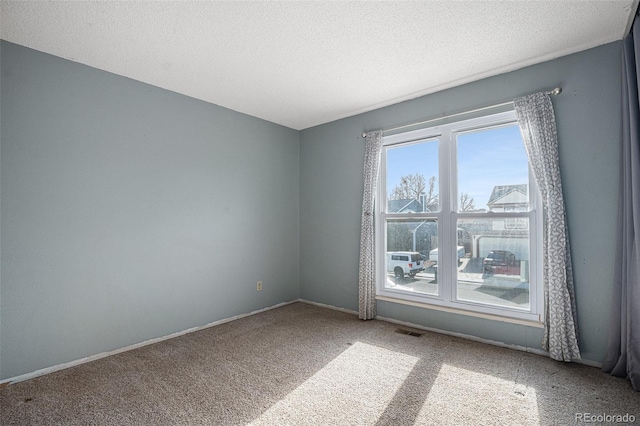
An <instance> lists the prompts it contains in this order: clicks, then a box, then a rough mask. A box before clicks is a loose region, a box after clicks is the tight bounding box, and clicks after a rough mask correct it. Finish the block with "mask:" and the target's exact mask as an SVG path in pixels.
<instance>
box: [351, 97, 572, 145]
mask: <svg viewBox="0 0 640 426" xmlns="http://www.w3.org/2000/svg"><path fill="white" fill-rule="evenodd" d="M546 93H547V94H548V95H553V96H557V95H559V94H560V93H562V87H556V88H554V89H552V90H549V91H548V92H546ZM512 103H513V101H509V102H502V103H500V104H494V105H487V106H484V107H480V108H476V109H472V110H469V111H463V112H457V113H455V114H451V115H445V116H442V117H437V118H431V119H429V120H424V121H417V122H415V123H410V124H404V125H402V126H398V127H391V128H390V129H384V130H382V133H386V132H392V131H394V130H400V129H405V128H407V127H413V126H419V125H420V124H427V123H432V122H434V121H438V120H444V119H445V118H452V117H457V116H459V115H467V114H472V113H474V112H479V111H484V110H486V109H493V108H499V107H501V106H505V105H509V104H512ZM362 137H363V138H366V137H367V132H363V133H362Z"/></svg>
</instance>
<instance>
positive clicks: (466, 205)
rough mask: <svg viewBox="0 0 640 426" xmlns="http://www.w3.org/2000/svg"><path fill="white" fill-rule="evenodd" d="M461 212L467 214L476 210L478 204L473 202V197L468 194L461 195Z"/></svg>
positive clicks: (462, 193)
mask: <svg viewBox="0 0 640 426" xmlns="http://www.w3.org/2000/svg"><path fill="white" fill-rule="evenodd" d="M459 207H460V211H461V212H466V211H469V210H474V209H475V208H476V204H475V202H474V200H473V197H471V196H470V195H469V193H468V192H461V193H460V205H459Z"/></svg>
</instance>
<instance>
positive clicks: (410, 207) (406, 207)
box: [387, 199, 423, 213]
mask: <svg viewBox="0 0 640 426" xmlns="http://www.w3.org/2000/svg"><path fill="white" fill-rule="evenodd" d="M387 211H388V212H389V213H418V212H422V211H423V210H422V203H421V202H420V201H418V200H416V199H402V200H389V201H387Z"/></svg>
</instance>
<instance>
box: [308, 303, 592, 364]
mask: <svg viewBox="0 0 640 426" xmlns="http://www.w3.org/2000/svg"><path fill="white" fill-rule="evenodd" d="M298 301H299V302H302V303H307V304H309V305H315V306H319V307H321V308H327V309H333V310H334V311H340V312H346V313H349V314H353V315H358V311H353V310H351V309H345V308H339V307H337V306H332V305H327V304H324V303H318V302H312V301H311V300H305V299H299V300H298ZM376 319H377V320H380V321H385V322H389V323H392V324H398V325H404V326H405V327H411V328H416V329H418V330H425V331H431V332H433V333H438V334H444V335H447V336H453V337H459V338H461V339H466V340H471V341H473V342H479V343H484V344H487V345H492V346H498V347H501V348H508V349H514V350H516V351H521V352H527V353H531V354H535V355H540V356H544V357H548V356H549V352H547V351H545V350H542V349H535V348H529V347H527V346H520V345H511V344H508V343H504V342H498V341H495V340H489V339H483V338H481V337H476V336H471V335H469V334H464V333H456V332H453V331H447V330H441V329H439V328H433V327H426V326H424V325H419V324H414V323H410V322H406V321H400V320H397V319H394V318H387V317H381V316H376ZM572 362H574V363H576V364H583V365H588V366H589V367H596V368H602V363H600V362H597V361H590V360H587V359H580V360H575V361H572Z"/></svg>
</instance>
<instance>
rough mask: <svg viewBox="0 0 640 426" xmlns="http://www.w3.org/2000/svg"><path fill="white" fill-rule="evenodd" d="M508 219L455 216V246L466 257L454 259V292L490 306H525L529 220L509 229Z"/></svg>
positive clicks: (527, 276)
mask: <svg viewBox="0 0 640 426" xmlns="http://www.w3.org/2000/svg"><path fill="white" fill-rule="evenodd" d="M507 221H508V219H459V220H458V224H457V227H458V228H457V235H458V238H457V239H458V246H462V247H464V249H465V252H466V257H464V258H462V259H460V260H459V262H458V268H457V295H458V300H465V301H470V302H475V303H481V304H486V305H494V306H506V307H512V308H522V309H526V310H528V309H529V261H530V257H529V219H527V218H518V221H520V223H522V224H524V225H525V226H524V227H523V228H516V229H509V228H508V227H507V226H506V225H507V224H506V222H507Z"/></svg>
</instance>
